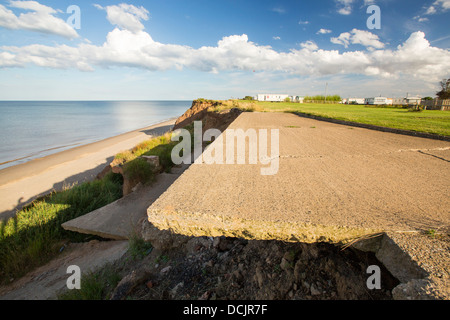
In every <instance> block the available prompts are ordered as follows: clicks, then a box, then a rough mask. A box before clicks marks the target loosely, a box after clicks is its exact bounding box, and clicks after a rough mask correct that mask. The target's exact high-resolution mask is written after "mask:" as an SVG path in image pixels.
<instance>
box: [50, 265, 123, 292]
mask: <svg viewBox="0 0 450 320" xmlns="http://www.w3.org/2000/svg"><path fill="white" fill-rule="evenodd" d="M121 278H122V277H121V276H120V274H119V272H117V270H116V269H115V268H114V267H113V266H112V265H107V266H105V267H103V268H102V269H101V270H100V271H98V272H95V273H92V272H91V273H88V274H83V275H82V276H81V283H80V289H72V290H67V291H65V292H64V293H62V294H60V295H59V296H58V300H105V299H108V298H109V297H108V296H109V295H111V293H112V291H113V290H114V288H115V287H116V286H117V284H118V283H119V281H120V280H121Z"/></svg>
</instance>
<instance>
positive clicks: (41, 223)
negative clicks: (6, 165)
mask: <svg viewBox="0 0 450 320" xmlns="http://www.w3.org/2000/svg"><path fill="white" fill-rule="evenodd" d="M121 196H122V178H121V176H120V175H116V174H112V173H110V174H108V175H107V176H105V177H104V178H103V179H102V180H96V181H92V182H88V183H83V184H81V185H78V186H74V187H72V188H71V189H67V190H64V191H62V192H56V193H52V194H50V195H49V196H47V197H44V198H42V199H40V200H36V201H34V202H33V203H32V204H31V205H29V206H28V207H26V208H24V209H22V210H21V211H19V212H18V213H17V215H16V216H15V217H14V218H11V219H9V220H8V221H6V222H0V283H8V282H9V281H10V279H12V278H13V279H15V278H18V277H20V276H22V275H24V274H25V273H26V272H28V271H30V270H32V269H33V268H34V267H37V266H39V265H42V264H43V263H45V262H47V261H49V259H50V258H51V257H53V256H54V255H55V254H57V253H58V250H59V248H60V247H61V245H62V243H64V242H65V241H66V240H67V239H70V240H73V241H79V240H80V239H81V237H85V236H82V235H80V234H77V233H72V232H69V231H65V230H64V229H63V228H62V227H61V224H62V223H64V222H66V221H68V220H71V219H74V218H76V217H78V216H81V215H83V214H86V213H89V212H91V211H93V210H95V209H98V208H100V207H103V206H105V205H107V204H108V203H111V202H113V201H115V200H117V199H119V198H120V197H121Z"/></svg>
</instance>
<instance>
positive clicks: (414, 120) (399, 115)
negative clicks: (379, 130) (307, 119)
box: [234, 100, 450, 136]
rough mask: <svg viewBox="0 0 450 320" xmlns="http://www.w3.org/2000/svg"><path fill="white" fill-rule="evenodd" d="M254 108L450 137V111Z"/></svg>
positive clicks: (264, 104) (282, 105) (241, 102)
mask: <svg viewBox="0 0 450 320" xmlns="http://www.w3.org/2000/svg"><path fill="white" fill-rule="evenodd" d="M234 103H235V104H239V105H241V106H248V105H249V102H248V101H244V100H239V101H238V100H235V101H234ZM251 105H252V108H253V109H254V110H256V111H259V112H293V113H295V112H297V113H302V114H307V115H313V116H319V117H323V118H330V119H337V120H344V121H351V122H357V123H363V124H369V125H375V126H381V127H388V128H393V129H402V130H410V131H416V132H424V133H430V134H435V135H441V136H450V112H448V111H440V110H423V111H421V112H410V111H409V110H408V109H405V108H398V107H395V106H391V107H384V108H379V107H374V106H365V105H347V104H338V103H330V104H321V103H294V102H265V101H252V102H251Z"/></svg>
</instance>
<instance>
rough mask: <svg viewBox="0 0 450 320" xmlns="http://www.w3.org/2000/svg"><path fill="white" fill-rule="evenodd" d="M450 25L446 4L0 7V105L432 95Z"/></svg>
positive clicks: (449, 66) (167, 1) (443, 65)
mask: <svg viewBox="0 0 450 320" xmlns="http://www.w3.org/2000/svg"><path fill="white" fill-rule="evenodd" d="M71 5H77V6H78V7H79V9H80V15H79V19H78V20H77V21H79V22H80V27H81V28H79V29H74V28H72V27H71V26H70V25H69V24H70V21H68V18H69V17H70V16H71V15H72V13H67V8H68V7H69V6H71ZM370 5H376V6H378V7H379V8H380V11H381V15H380V18H381V25H380V26H381V28H380V29H369V28H368V26H367V19H368V18H369V17H370V16H371V14H368V13H367V12H366V11H367V8H368V7H369V6H370ZM449 21H450V0H430V1H428V0H426V1H423V0H421V1H416V0H405V1H394V0H322V1H300V0H297V1H264V0H258V1H245V0H233V1H231V0H221V1H213V0H209V1H206V0H189V1H187V0H183V1H182V0H177V1H172V0H164V1H162V0H160V1H95V0H94V1H64V0H59V1H44V0H40V1H9V0H8V1H0V100H176V99H185V100H191V99H195V98H199V97H204V98H212V99H228V98H232V97H243V96H245V95H256V94H257V93H288V94H292V95H313V94H324V92H325V87H326V84H327V83H328V93H329V94H340V95H341V96H342V97H350V96H351V97H369V96H379V95H382V96H388V97H402V96H404V95H406V93H409V94H410V95H411V94H414V95H415V94H418V95H422V96H428V95H430V96H434V93H435V92H436V91H438V82H439V81H440V80H441V79H442V78H448V77H450V72H449V70H450V50H449V48H450V28H449V27H450V22H449Z"/></svg>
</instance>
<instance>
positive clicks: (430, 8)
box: [425, 6, 437, 14]
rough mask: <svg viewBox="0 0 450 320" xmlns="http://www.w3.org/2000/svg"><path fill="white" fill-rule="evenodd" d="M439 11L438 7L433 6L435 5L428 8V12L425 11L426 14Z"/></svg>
mask: <svg viewBox="0 0 450 320" xmlns="http://www.w3.org/2000/svg"><path fill="white" fill-rule="evenodd" d="M436 12H437V11H436V8H435V7H433V6H430V7H429V8H428V9H427V12H425V14H435V13H436Z"/></svg>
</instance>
